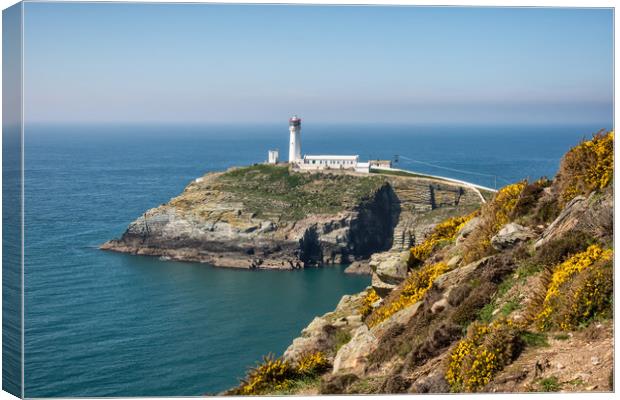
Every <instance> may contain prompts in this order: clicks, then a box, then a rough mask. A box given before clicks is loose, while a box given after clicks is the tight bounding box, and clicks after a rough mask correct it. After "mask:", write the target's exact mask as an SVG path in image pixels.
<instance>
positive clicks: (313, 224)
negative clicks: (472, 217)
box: [101, 165, 481, 269]
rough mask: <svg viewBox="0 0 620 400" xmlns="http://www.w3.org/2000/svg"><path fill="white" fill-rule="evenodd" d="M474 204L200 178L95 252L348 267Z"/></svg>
mask: <svg viewBox="0 0 620 400" xmlns="http://www.w3.org/2000/svg"><path fill="white" fill-rule="evenodd" d="M480 201H481V200H480V198H479V197H477V195H476V193H475V192H473V191H472V190H471V189H469V188H467V187H462V186H460V185H456V184H452V183H449V182H442V181H438V180H433V179H426V178H420V177H396V176H394V177H392V176H385V175H381V174H372V175H368V174H355V173H348V172H344V171H342V172H338V171H332V172H320V173H302V172H295V171H292V170H290V169H289V167H288V166H287V165H277V166H276V165H254V166H250V167H243V168H233V169H230V170H228V171H225V172H216V173H209V174H206V175H204V176H203V177H201V178H199V179H197V180H195V181H194V182H192V183H190V184H189V185H188V186H187V187H186V188H185V190H184V191H183V193H181V194H180V195H179V196H177V197H175V198H173V199H171V200H170V201H169V202H168V203H166V204H163V205H161V206H159V207H156V208H153V209H151V210H148V211H147V212H145V213H144V214H143V215H142V216H140V217H139V218H137V219H136V220H135V221H134V222H132V223H131V224H130V225H129V227H128V228H127V230H126V231H125V232H124V233H123V235H122V236H121V237H120V238H119V239H116V240H110V241H108V242H106V243H104V244H103V245H102V246H101V248H102V249H104V250H113V251H119V252H125V253H131V254H138V255H151V256H161V257H165V258H169V259H176V260H184V261H199V262H206V263H210V264H212V265H216V266H221V267H236V268H273V269H292V268H301V267H305V266H315V265H325V264H333V263H346V262H352V261H359V260H366V259H368V257H369V256H370V255H371V254H373V253H377V252H381V251H385V250H388V249H390V248H392V247H394V246H396V247H398V248H400V249H403V248H404V249H406V248H407V247H408V246H409V245H410V244H411V243H413V242H414V241H415V238H416V237H421V236H422V234H423V232H424V231H425V230H426V229H428V227H429V226H432V225H433V224H434V223H436V222H437V221H438V220H440V219H442V218H445V217H446V216H450V215H456V214H460V213H463V212H466V211H467V210H472V209H475V208H476V207H478V206H479V204H480Z"/></svg>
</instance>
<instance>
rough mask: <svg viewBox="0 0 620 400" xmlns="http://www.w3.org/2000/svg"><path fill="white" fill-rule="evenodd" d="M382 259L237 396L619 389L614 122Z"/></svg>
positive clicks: (236, 391) (245, 383)
mask: <svg viewBox="0 0 620 400" xmlns="http://www.w3.org/2000/svg"><path fill="white" fill-rule="evenodd" d="M370 265H371V267H372V270H373V279H372V286H371V287H368V288H367V289H366V290H365V291H363V292H361V293H358V294H356V295H353V296H344V297H343V298H342V300H341V301H340V303H339V304H338V305H337V307H336V309H335V310H334V311H332V312H329V313H327V314H325V315H323V316H320V317H316V318H315V319H314V320H313V321H312V322H311V323H310V324H309V325H308V326H307V327H306V328H305V329H304V330H303V331H302V332H301V335H300V337H298V338H296V339H295V340H294V341H293V343H292V344H291V345H290V346H289V348H288V349H287V350H286V352H285V353H284V354H283V355H282V356H281V357H279V358H275V357H267V358H265V359H264V360H263V361H262V362H261V363H259V364H258V366H257V367H255V368H253V369H251V370H249V371H248V374H247V376H246V378H245V379H244V380H243V381H242V382H241V383H240V385H239V386H238V387H236V388H234V389H231V390H230V391H228V394H245V395H252V394H318V393H322V394H336V393H348V394H354V393H448V392H514V391H535V392H549V391H611V390H613V361H614V360H613V335H612V330H613V321H612V303H613V132H609V133H602V132H601V133H598V134H597V135H595V136H594V137H593V138H592V140H588V141H584V142H583V143H581V144H579V145H578V146H576V147H575V148H573V149H571V150H570V151H569V152H568V153H567V154H566V155H565V156H564V157H563V159H562V162H561V165H560V169H559V171H558V174H557V176H556V178H555V179H554V180H553V181H550V180H547V179H545V178H541V179H539V180H536V181H534V182H527V181H521V182H517V183H515V184H512V185H509V186H506V187H504V188H502V189H501V190H500V191H499V192H498V193H497V194H496V195H495V196H494V197H493V198H492V199H491V201H489V202H488V203H486V204H484V205H483V206H482V207H480V209H479V210H477V211H474V212H468V213H461V214H460V216H450V217H449V218H447V219H445V220H444V221H442V222H441V223H438V224H435V225H434V228H433V229H431V230H429V231H427V234H426V235H425V236H424V238H423V240H419V241H416V244H415V245H414V246H413V247H411V248H410V249H409V251H406V252H404V253H403V252H394V251H390V252H383V253H378V254H375V255H373V256H372V258H371V261H370Z"/></svg>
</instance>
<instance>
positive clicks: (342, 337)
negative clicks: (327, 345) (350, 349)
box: [334, 330, 351, 353]
mask: <svg viewBox="0 0 620 400" xmlns="http://www.w3.org/2000/svg"><path fill="white" fill-rule="evenodd" d="M335 340H336V342H335V345H334V353H338V350H340V348H341V347H342V346H344V345H345V344H347V343H349V341H350V340H351V334H350V333H349V332H347V331H343V330H338V331H337V332H336V336H335Z"/></svg>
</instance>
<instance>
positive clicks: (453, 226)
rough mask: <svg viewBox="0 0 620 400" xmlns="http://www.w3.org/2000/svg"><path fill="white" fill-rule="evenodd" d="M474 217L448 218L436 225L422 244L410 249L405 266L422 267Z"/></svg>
mask: <svg viewBox="0 0 620 400" xmlns="http://www.w3.org/2000/svg"><path fill="white" fill-rule="evenodd" d="M475 215H476V212H473V213H471V214H469V215H465V216H462V217H453V218H448V219H447V220H445V221H443V222H441V223H439V224H437V225H436V226H435V227H434V228H433V230H432V232H431V233H430V235H428V236H427V237H426V238H425V239H424V241H423V242H422V243H420V244H419V245H417V246H413V247H412V248H411V249H410V251H409V260H408V262H407V266H408V267H409V268H415V267H418V266H420V265H422V264H423V263H424V261H426V259H427V258H428V257H429V256H430V255H431V254H432V252H433V251H435V250H436V249H437V248H438V247H439V246H440V245H441V244H443V243H447V242H451V241H453V240H454V239H455V238H456V235H457V234H458V232H459V231H460V230H461V228H463V226H464V225H465V224H466V223H467V222H468V221H469V220H471V219H472V218H473V217H474V216H475Z"/></svg>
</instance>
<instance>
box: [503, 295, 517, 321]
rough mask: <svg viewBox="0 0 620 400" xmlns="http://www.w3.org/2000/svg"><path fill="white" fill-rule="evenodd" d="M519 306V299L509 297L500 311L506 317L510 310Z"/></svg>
mask: <svg viewBox="0 0 620 400" xmlns="http://www.w3.org/2000/svg"><path fill="white" fill-rule="evenodd" d="M519 308H521V303H520V302H519V300H517V299H510V300H508V301H507V302H506V303H505V304H504V305H503V306H502V309H501V310H500V312H501V313H502V315H503V316H504V317H507V316H508V315H510V313H511V312H513V311H515V310H518V309H519Z"/></svg>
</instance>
